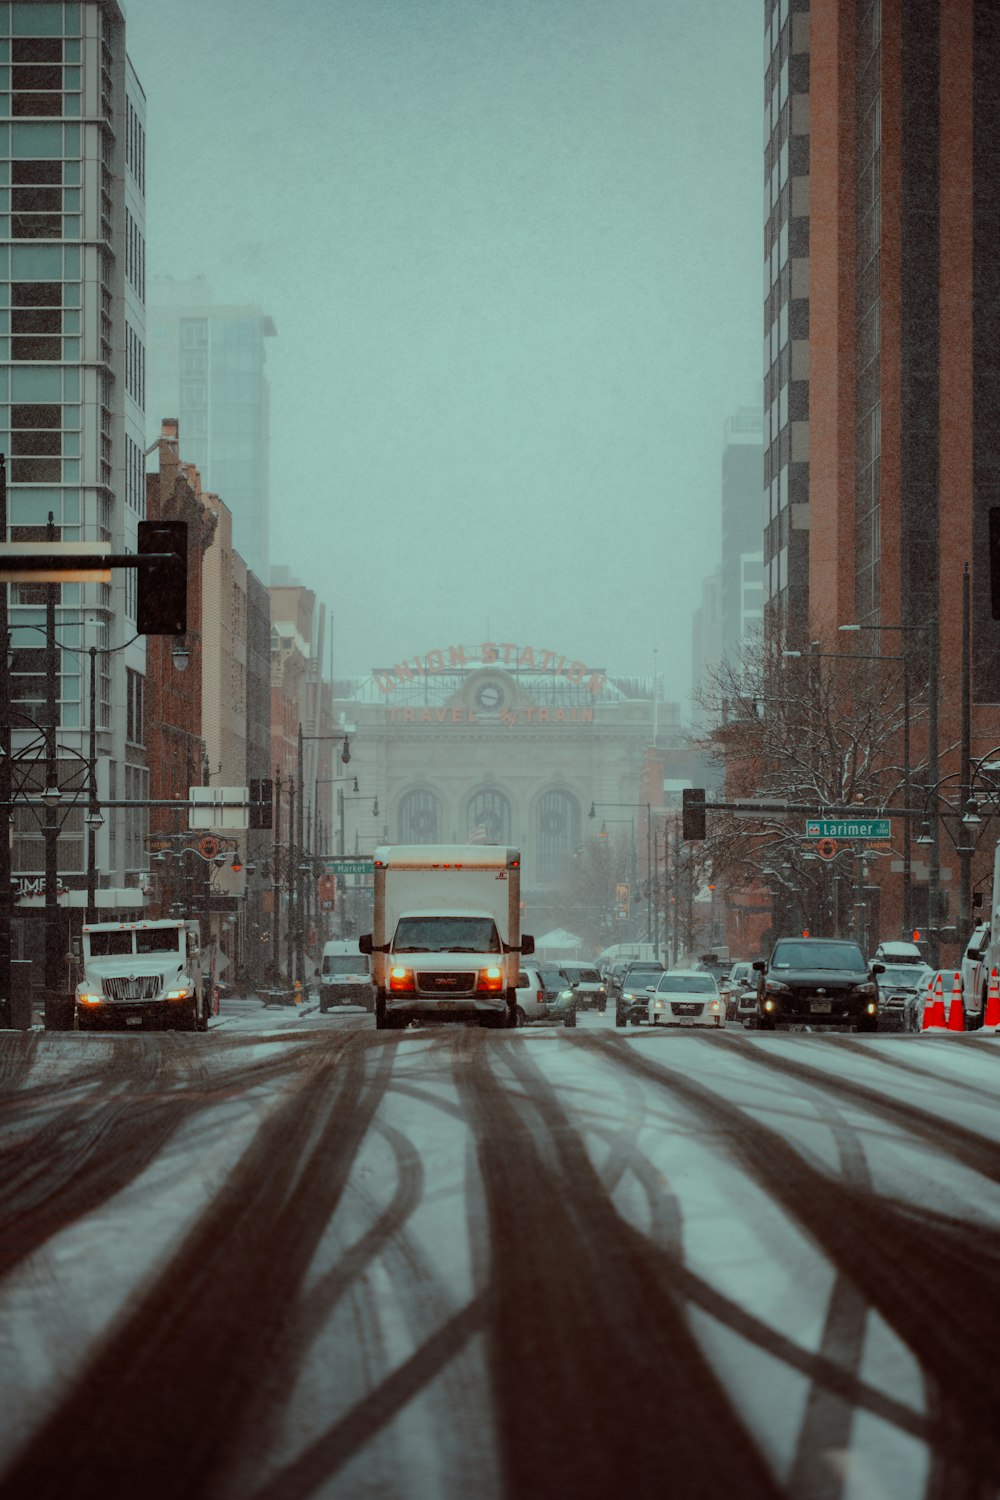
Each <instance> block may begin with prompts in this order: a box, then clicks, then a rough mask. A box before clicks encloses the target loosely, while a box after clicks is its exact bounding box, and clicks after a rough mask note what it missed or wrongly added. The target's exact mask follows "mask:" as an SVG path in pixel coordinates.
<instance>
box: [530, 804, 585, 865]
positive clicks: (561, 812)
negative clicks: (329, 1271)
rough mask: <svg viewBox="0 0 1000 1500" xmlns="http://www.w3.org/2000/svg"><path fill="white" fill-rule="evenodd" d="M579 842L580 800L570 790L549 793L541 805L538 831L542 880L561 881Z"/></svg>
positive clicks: (539, 863)
mask: <svg viewBox="0 0 1000 1500" xmlns="http://www.w3.org/2000/svg"><path fill="white" fill-rule="evenodd" d="M579 842H580V804H579V802H578V801H577V800H576V798H575V797H574V796H573V795H572V793H570V792H562V791H554V792H546V793H545V795H544V796H543V797H542V799H541V801H540V802H539V804H538V822H537V827H536V833H535V848H536V851H537V859H538V876H539V879H540V880H542V881H544V882H546V883H548V882H550V881H555V880H559V879H560V878H561V877H562V876H563V875H564V874H565V873H566V866H567V865H568V863H569V861H570V860H571V859H572V857H573V854H574V852H575V850H576V847H577V845H578V844H579Z"/></svg>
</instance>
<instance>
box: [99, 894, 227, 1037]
mask: <svg viewBox="0 0 1000 1500" xmlns="http://www.w3.org/2000/svg"><path fill="white" fill-rule="evenodd" d="M201 965H202V949H201V933H200V928H199V926H198V923H197V922H195V921H192V920H190V919H181V920H179V921H169V920H163V921H149V922H87V923H85V924H84V928H83V978H82V980H81V981H80V983H79V984H78V985H77V987H76V996H75V1001H76V1005H75V1008H76V1024H77V1028H78V1030H80V1031H98V1030H103V1029H105V1028H107V1027H115V1028H118V1027H144V1026H156V1027H164V1026H169V1027H174V1028H176V1029H179V1030H181V1031H206V1030H207V1029H208V1015H209V997H208V995H207V992H206V986H205V982H204V978H203V975H202V968H201Z"/></svg>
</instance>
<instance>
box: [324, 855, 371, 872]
mask: <svg viewBox="0 0 1000 1500" xmlns="http://www.w3.org/2000/svg"><path fill="white" fill-rule="evenodd" d="M323 868H324V870H325V871H326V873H327V874H328V875H370V874H371V873H372V870H373V868H374V865H373V863H372V859H371V857H370V856H369V857H368V858H367V859H366V858H365V856H364V855H363V854H362V855H358V856H356V857H355V858H353V859H352V858H347V859H325V860H324V861H323Z"/></svg>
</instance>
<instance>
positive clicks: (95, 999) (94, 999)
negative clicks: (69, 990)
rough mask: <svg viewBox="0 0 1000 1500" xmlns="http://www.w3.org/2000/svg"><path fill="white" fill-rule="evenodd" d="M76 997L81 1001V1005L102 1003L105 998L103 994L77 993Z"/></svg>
mask: <svg viewBox="0 0 1000 1500" xmlns="http://www.w3.org/2000/svg"><path fill="white" fill-rule="evenodd" d="M76 998H77V1001H78V1002H79V1004H80V1005H100V1003H101V1001H102V1000H103V999H104V996H103V995H77V997H76Z"/></svg>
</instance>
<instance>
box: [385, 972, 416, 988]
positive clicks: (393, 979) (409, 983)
mask: <svg viewBox="0 0 1000 1500" xmlns="http://www.w3.org/2000/svg"><path fill="white" fill-rule="evenodd" d="M415 988H416V986H415V985H414V982H413V970H412V969H403V968H393V969H390V970H389V989H390V990H391V991H392V993H393V994H394V995H412V993H413V991H414V989H415Z"/></svg>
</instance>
